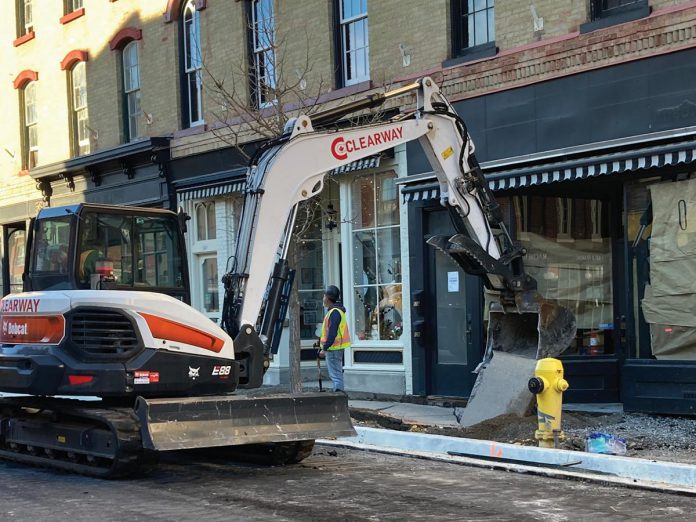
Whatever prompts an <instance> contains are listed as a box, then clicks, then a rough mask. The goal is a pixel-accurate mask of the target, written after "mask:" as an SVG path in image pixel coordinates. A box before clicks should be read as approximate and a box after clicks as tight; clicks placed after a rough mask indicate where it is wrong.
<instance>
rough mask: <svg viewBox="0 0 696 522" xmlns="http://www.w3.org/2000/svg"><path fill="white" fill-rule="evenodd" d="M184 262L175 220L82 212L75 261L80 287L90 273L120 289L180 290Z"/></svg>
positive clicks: (89, 282)
mask: <svg viewBox="0 0 696 522" xmlns="http://www.w3.org/2000/svg"><path fill="white" fill-rule="evenodd" d="M182 263H183V258H182V254H181V248H180V245H179V235H178V229H177V224H176V221H175V219H172V218H168V217H160V216H137V215H136V216H133V215H125V214H124V215H120V214H98V213H84V214H83V215H82V223H81V232H80V234H79V241H78V259H77V263H76V265H77V266H76V270H77V280H78V282H79V283H80V286H83V287H89V286H90V284H91V277H92V274H99V275H105V276H107V277H110V278H112V280H113V281H114V282H115V283H116V285H117V286H119V287H130V288H136V289H137V288H138V287H140V288H143V287H154V288H183V287H184V279H183V272H182V270H183V267H182Z"/></svg>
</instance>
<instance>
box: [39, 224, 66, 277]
mask: <svg viewBox="0 0 696 522" xmlns="http://www.w3.org/2000/svg"><path fill="white" fill-rule="evenodd" d="M34 242H35V248H34V260H33V264H34V272H36V273H43V274H46V275H48V274H51V275H59V274H65V275H67V274H68V246H69V243H70V217H64V218H55V219H46V220H41V221H39V222H38V226H37V228H36V237H35V239H34Z"/></svg>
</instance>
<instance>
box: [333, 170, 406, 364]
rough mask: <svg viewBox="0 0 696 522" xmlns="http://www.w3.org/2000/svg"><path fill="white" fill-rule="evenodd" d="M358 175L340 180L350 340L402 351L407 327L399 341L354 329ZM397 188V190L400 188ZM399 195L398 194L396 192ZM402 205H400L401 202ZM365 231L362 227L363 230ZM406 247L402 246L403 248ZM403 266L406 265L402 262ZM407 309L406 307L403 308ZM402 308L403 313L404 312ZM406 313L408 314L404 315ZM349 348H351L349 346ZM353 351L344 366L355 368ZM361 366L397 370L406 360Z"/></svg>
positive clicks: (364, 345)
mask: <svg viewBox="0 0 696 522" xmlns="http://www.w3.org/2000/svg"><path fill="white" fill-rule="evenodd" d="M395 171H396V169H394V168H390V167H387V168H380V169H379V170H378V169H369V170H365V171H361V172H360V174H359V176H364V175H372V176H377V175H379V174H383V173H385V172H395ZM357 176H358V174H356V176H351V177H350V178H348V179H346V180H343V181H342V182H341V187H340V190H341V202H345V209H348V210H343V211H342V212H343V214H344V215H345V217H344V218H342V219H341V236H342V237H343V238H344V239H343V240H342V243H343V244H344V245H345V246H344V248H343V252H342V253H343V263H342V264H343V279H344V281H343V284H344V288H346V289H349V291H347V292H346V291H344V292H343V294H344V301H343V304H344V306H345V307H346V310H347V311H348V316H349V320H350V322H349V327H350V334H351V343H352V348H359V349H368V348H372V349H378V350H382V349H384V350H390V349H395V350H403V349H404V345H405V337H406V335H407V331H406V329H405V328H404V330H403V332H402V334H401V337H400V338H399V339H398V340H393V341H390V340H379V339H358V337H357V335H356V331H355V318H354V317H352V315H353V311H354V310H355V298H354V297H353V288H354V287H355V286H354V285H355V279H354V277H353V246H354V242H353V225H352V222H351V216H350V209H352V208H353V194H352V190H351V183H352V181H353V179H354V178H355V177H357ZM397 190H398V189H397ZM397 197H399V196H398V195H397ZM399 207H400V208H401V204H400V205H399ZM399 217H400V219H401V213H400V214H399ZM402 225H403V224H402V223H400V224H399V227H398V228H401V226H402ZM386 228H393V225H389V226H384V227H374V228H373V229H375V230H376V229H386ZM360 230H362V229H360ZM402 250H403V249H402ZM402 266H403V264H402ZM400 284H401V291H402V295H403V292H404V288H405V287H404V277H403V274H402V277H401V283H400ZM402 306H403V299H402ZM404 310H405V309H404ZM404 310H402V314H403V312H404ZM403 315H405V314H403ZM349 350H350V349H349ZM352 361H353V354H352V353H347V354H346V358H345V367H346V368H349V367H352V368H355V367H356V366H354V365H353V362H352ZM357 364H358V366H357V367H358V368H363V367H365V366H364V365H367V364H369V365H370V367H383V368H384V369H392V370H396V371H402V370H403V362H402V364H390V365H381V366H380V365H378V364H373V363H357Z"/></svg>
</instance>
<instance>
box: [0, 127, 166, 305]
mask: <svg viewBox="0 0 696 522" xmlns="http://www.w3.org/2000/svg"><path fill="white" fill-rule="evenodd" d="M168 163H169V138H167V137H153V138H147V139H142V140H138V141H135V142H132V143H127V144H124V145H119V146H117V147H113V148H110V149H104V150H101V151H98V152H95V153H93V154H88V155H86V156H80V157H77V158H72V159H69V160H65V161H60V162H55V163H51V164H47V165H41V166H39V167H36V168H34V169H31V171H30V172H29V174H30V176H31V177H32V179H33V180H34V181H35V183H36V189H37V191H36V198H30V199H29V200H28V201H26V202H23V203H20V204H15V205H9V206H5V207H2V208H1V209H0V231H1V233H0V235H1V237H2V244H1V246H2V274H1V276H2V277H1V280H2V294H3V295H7V294H8V293H11V292H12V293H14V292H20V291H21V290H22V273H23V272H24V261H25V259H24V256H25V244H26V234H27V230H28V227H29V226H30V223H31V219H32V218H34V217H35V216H36V214H37V213H38V211H39V210H40V209H41V208H42V207H45V206H52V207H56V206H61V205H73V204H78V203H85V202H87V203H99V204H113V205H139V206H151V207H159V208H172V209H175V208H176V196H175V194H174V192H173V188H172V187H173V185H172V183H171V181H170V179H169V171H168Z"/></svg>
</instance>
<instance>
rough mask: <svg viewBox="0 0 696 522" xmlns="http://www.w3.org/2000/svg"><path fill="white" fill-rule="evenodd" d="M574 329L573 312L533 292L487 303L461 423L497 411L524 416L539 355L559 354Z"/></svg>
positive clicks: (488, 416)
mask: <svg viewBox="0 0 696 522" xmlns="http://www.w3.org/2000/svg"><path fill="white" fill-rule="evenodd" d="M575 333H576V321H575V317H574V315H573V314H572V313H571V312H570V310H568V309H567V308H564V307H562V306H558V305H556V304H553V303H549V302H546V301H544V300H543V299H542V298H541V297H540V296H539V295H538V294H537V293H536V292H529V293H526V294H522V295H520V296H519V298H518V299H517V304H516V306H514V307H508V308H505V307H503V306H501V305H500V304H499V303H494V304H493V305H492V306H491V310H490V314H489V320H488V340H487V343H486V352H485V355H484V359H483V362H482V363H481V364H480V365H479V367H478V368H477V370H476V371H477V376H476V382H475V383H474V387H473V389H472V391H471V395H470V396H469V401H468V402H467V406H466V409H465V410H464V412H463V415H462V417H461V420H460V423H461V424H462V425H463V426H472V425H474V424H478V423H479V422H482V421H485V420H488V419H492V418H494V417H497V416H499V415H507V414H514V415H519V416H522V415H525V414H526V413H528V412H529V410H530V409H531V406H532V403H533V400H534V396H533V395H532V394H531V393H530V392H529V390H528V389H527V383H528V381H529V379H530V378H531V377H532V376H533V375H534V368H535V366H536V361H537V360H538V359H543V358H545V357H557V356H558V355H560V354H561V352H563V350H565V349H566V348H567V347H568V346H569V345H570V343H571V342H572V340H573V338H574V337H575Z"/></svg>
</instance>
